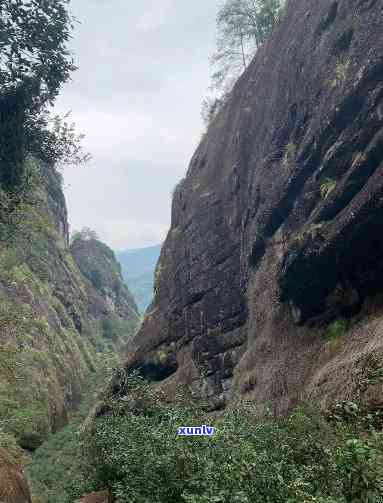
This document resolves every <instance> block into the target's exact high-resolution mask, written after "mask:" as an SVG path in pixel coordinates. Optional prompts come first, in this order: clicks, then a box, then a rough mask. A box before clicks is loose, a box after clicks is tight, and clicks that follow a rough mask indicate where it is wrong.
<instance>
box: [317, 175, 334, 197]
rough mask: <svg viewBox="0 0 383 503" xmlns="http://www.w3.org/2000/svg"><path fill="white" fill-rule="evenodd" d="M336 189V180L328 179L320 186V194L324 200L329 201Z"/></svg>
mask: <svg viewBox="0 0 383 503" xmlns="http://www.w3.org/2000/svg"><path fill="white" fill-rule="evenodd" d="M335 189H336V180H333V179H332V178H326V179H325V180H324V181H323V182H322V183H321V186H320V194H321V197H322V199H327V198H328V196H329V195H330V194H331V192H332V191H333V190H335Z"/></svg>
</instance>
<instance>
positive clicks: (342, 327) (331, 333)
mask: <svg viewBox="0 0 383 503" xmlns="http://www.w3.org/2000/svg"><path fill="white" fill-rule="evenodd" d="M346 332H347V322H346V320H344V319H338V320H335V321H333V322H332V323H331V324H330V325H329V327H328V328H327V338H328V339H337V338H338V337H343V336H344V335H345V334H346Z"/></svg>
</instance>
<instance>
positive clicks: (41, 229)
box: [0, 160, 138, 450]
mask: <svg viewBox="0 0 383 503" xmlns="http://www.w3.org/2000/svg"><path fill="white" fill-rule="evenodd" d="M28 162H29V164H30V166H29V168H30V169H31V170H32V172H33V177H34V182H33V184H32V186H31V187H30V188H29V190H28V193H27V194H25V195H24V196H23V197H21V198H19V197H17V198H16V199H19V200H15V197H14V196H13V195H12V194H9V193H7V192H5V191H1V201H2V205H1V208H0V236H1V239H0V425H1V426H2V430H1V431H0V446H1V444H2V436H1V433H2V431H3V430H5V432H6V433H8V434H13V435H14V436H15V437H16V438H17V440H18V442H19V443H20V445H21V446H22V447H24V448H26V449H31V450H33V449H34V448H36V447H37V446H38V445H39V443H41V441H42V439H43V438H44V437H45V435H46V434H47V433H49V432H51V431H56V430H57V429H58V428H60V427H62V426H63V425H64V424H65V423H66V421H67V418H68V414H70V412H71V410H72V409H73V408H74V407H75V406H76V405H77V404H78V403H79V401H80V398H81V394H82V389H83V385H84V382H85V379H86V377H87V375H88V374H89V372H91V371H93V370H95V368H96V367H97V365H98V361H99V358H100V357H99V355H100V354H101V353H102V351H103V350H106V349H108V348H110V347H111V346H112V348H114V349H115V350H116V349H117V348H116V347H115V345H114V341H112V340H109V339H108V340H107V339H106V338H105V337H104V336H105V333H104V332H105V331H104V329H103V325H102V323H103V320H104V319H105V318H107V317H108V316H109V315H110V314H111V313H112V312H113V310H112V308H111V307H110V306H109V304H108V302H107V300H106V298H104V297H103V296H100V294H99V292H98V291H97V290H96V289H95V288H93V286H92V285H91V284H90V283H89V281H88V280H87V278H86V277H85V276H84V275H83V274H82V273H81V271H80V269H79V268H78V266H77V264H76V262H75V261H74V259H73V257H72V255H71V252H70V249H69V245H68V221H67V209H66V204H65V198H64V195H63V192H62V184H61V177H60V175H59V174H58V173H57V172H56V171H55V170H54V168H53V167H51V166H47V165H44V164H43V163H37V162H35V161H32V160H29V161H28ZM0 189H1V188H0ZM116 267H117V265H116ZM117 283H118V281H117V280H116V283H115V286H116V288H118V286H119V287H120V294H121V299H120V300H121V303H122V304H123V306H124V309H121V310H120V311H119V312H118V313H117V319H118V320H123V321H129V322H130V321H131V322H132V328H133V324H135V323H136V321H137V319H138V314H137V311H136V306H135V304H134V301H133V299H132V297H131V296H130V294H129V291H128V289H127V287H126V286H125V285H124V284H123V282H122V280H120V284H119V285H118V284H117ZM95 303H96V304H97V310H96V309H94V306H95ZM126 335H127V336H128V335H129V332H128V331H127V333H126Z"/></svg>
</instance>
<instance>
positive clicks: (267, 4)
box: [202, 0, 284, 122]
mask: <svg viewBox="0 0 383 503" xmlns="http://www.w3.org/2000/svg"><path fill="white" fill-rule="evenodd" d="M283 3H284V0H226V1H225V3H224V4H223V5H222V7H221V8H220V10H219V12H218V16H217V28H218V38H217V50H216V52H215V53H214V54H213V56H212V57H211V64H212V66H214V67H215V68H216V70H215V72H214V73H213V75H212V90H214V91H215V92H217V91H218V93H219V95H218V97H209V98H207V100H205V102H204V104H203V110H202V116H203V118H204V120H205V122H209V121H210V119H211V118H213V117H215V115H216V114H217V110H218V109H219V108H220V107H221V106H222V105H223V104H224V103H225V102H226V100H227V96H228V95H229V94H230V91H231V90H232V88H233V86H234V83H235V82H236V81H237V79H238V77H239V76H240V75H241V74H242V73H243V72H244V71H245V70H246V68H247V66H248V64H249V62H250V61H251V59H252V58H253V57H254V55H255V53H256V52H257V50H258V49H259V47H260V46H261V45H262V44H263V42H264V41H265V39H266V38H267V36H268V34H269V33H270V32H271V31H272V29H273V28H274V26H275V25H276V23H277V21H278V19H279V16H280V12H281V9H282V5H283Z"/></svg>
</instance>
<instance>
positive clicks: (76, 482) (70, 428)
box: [0, 352, 117, 503]
mask: <svg viewBox="0 0 383 503" xmlns="http://www.w3.org/2000/svg"><path fill="white" fill-rule="evenodd" d="M116 365H117V356H116V353H115V352H109V353H108V352H106V353H104V354H103V355H102V358H101V357H100V358H99V362H98V365H97V371H96V372H95V373H92V374H90V375H89V376H88V378H87V382H86V387H87V393H86V394H85V395H84V399H83V400H82V402H81V404H80V406H79V409H78V411H77V412H76V414H74V415H73V417H72V418H71V421H70V424H68V425H67V426H65V427H64V428H63V429H61V430H60V431H59V432H57V433H55V434H52V435H50V436H49V437H48V439H47V441H46V442H45V443H44V444H43V445H42V446H41V447H40V448H39V449H37V450H36V451H35V452H34V454H33V456H32V458H31V460H30V463H29V464H28V466H27V475H28V479H29V481H30V483H31V487H32V492H33V494H34V495H35V496H38V498H39V501H41V503H57V502H60V503H73V498H72V497H71V493H72V492H73V489H72V490H71V491H67V489H66V487H65V486H66V485H67V484H68V480H71V485H72V486H74V487H77V486H79V487H80V485H81V488H82V489H83V488H85V489H86V490H87V489H88V488H87V487H86V485H83V481H82V479H81V473H80V467H79V463H80V459H81V456H80V447H81V445H80V443H79V440H80V433H79V430H80V429H81V428H82V424H83V422H84V421H85V420H86V418H87V416H88V414H89V411H90V409H91V407H92V406H93V405H94V402H95V401H96V400H97V397H98V394H99V393H100V389H102V387H103V386H105V384H106V383H107V382H108V381H109V379H110V376H111V374H112V371H113V368H114V367H115V366H116ZM0 442H1V435H0ZM0 445H1V444H0ZM89 490H92V487H89ZM85 492H86V491H85Z"/></svg>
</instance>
